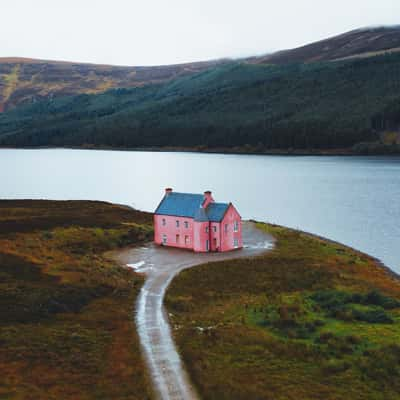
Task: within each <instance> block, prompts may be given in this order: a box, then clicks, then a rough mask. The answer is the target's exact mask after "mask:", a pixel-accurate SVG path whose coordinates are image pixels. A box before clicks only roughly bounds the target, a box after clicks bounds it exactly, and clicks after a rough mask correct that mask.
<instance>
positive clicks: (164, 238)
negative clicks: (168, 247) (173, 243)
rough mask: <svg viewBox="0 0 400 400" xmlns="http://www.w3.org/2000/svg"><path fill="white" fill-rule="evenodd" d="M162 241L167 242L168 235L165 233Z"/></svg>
mask: <svg viewBox="0 0 400 400" xmlns="http://www.w3.org/2000/svg"><path fill="white" fill-rule="evenodd" d="M162 243H163V244H167V235H166V234H165V233H164V235H162Z"/></svg>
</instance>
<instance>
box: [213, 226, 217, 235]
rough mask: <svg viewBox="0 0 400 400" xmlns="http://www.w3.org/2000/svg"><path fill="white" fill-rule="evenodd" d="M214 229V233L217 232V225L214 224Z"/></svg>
mask: <svg viewBox="0 0 400 400" xmlns="http://www.w3.org/2000/svg"><path fill="white" fill-rule="evenodd" d="M213 231H214V233H216V232H217V226H216V225H214V226H213Z"/></svg>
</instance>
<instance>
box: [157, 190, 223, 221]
mask: <svg viewBox="0 0 400 400" xmlns="http://www.w3.org/2000/svg"><path fill="white" fill-rule="evenodd" d="M203 200H204V196H203V195H202V194H192V193H178V192H171V193H169V194H166V195H165V196H164V198H163V199H162V201H161V203H160V205H159V206H158V207H157V209H156V211H155V214H159V215H173V216H176V217H188V218H194V219H195V220H196V221H202V222H205V221H211V222H219V221H221V220H222V218H223V217H224V215H225V212H226V210H227V209H228V207H229V204H228V203H210V204H209V205H208V206H207V208H206V209H203V208H201V204H202V203H203Z"/></svg>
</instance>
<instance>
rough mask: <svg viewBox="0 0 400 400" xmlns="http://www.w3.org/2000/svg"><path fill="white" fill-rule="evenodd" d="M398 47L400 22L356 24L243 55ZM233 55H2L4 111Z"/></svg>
mask: <svg viewBox="0 0 400 400" xmlns="http://www.w3.org/2000/svg"><path fill="white" fill-rule="evenodd" d="M399 50H400V27H379V28H365V29H358V30H354V31H351V32H347V33H344V34H342V35H339V36H335V37H332V38H329V39H326V40H322V41H319V42H316V43H311V44H309V45H306V46H303V47H300V48H297V49H292V50H285V51H280V52H277V53H273V54H269V55H265V56H260V57H251V58H248V59H244V60H242V61H243V62H245V63H250V64H253V63H254V64H278V65H284V64H289V63H310V62H321V61H332V60H338V59H346V58H355V57H370V56H374V55H378V54H383V53H391V52H398V51H399ZM228 62H229V60H215V61H206V62H195V63H187V64H179V65H165V66H153V67H140V66H136V67H135V66H132V67H119V66H111V65H95V64H83V63H71V62H62V61H47V60H35V59H28V58H16V57H8V58H0V112H3V111H7V110H10V109H12V108H14V107H16V106H19V105H24V104H30V103H34V102H37V101H40V100H46V99H52V98H56V97H60V96H69V95H76V94H81V93H86V94H92V93H100V92H104V91H106V90H108V89H112V88H116V87H137V86H143V85H146V84H149V83H160V82H165V81H168V80H171V79H175V78H179V77H182V76H185V75H189V74H192V73H196V72H200V71H204V70H206V69H209V68H213V67H215V66H218V65H221V64H225V63H228Z"/></svg>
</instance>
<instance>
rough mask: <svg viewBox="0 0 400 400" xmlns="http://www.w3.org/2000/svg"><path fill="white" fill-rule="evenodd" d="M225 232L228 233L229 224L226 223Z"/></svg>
mask: <svg viewBox="0 0 400 400" xmlns="http://www.w3.org/2000/svg"><path fill="white" fill-rule="evenodd" d="M225 233H228V224H225Z"/></svg>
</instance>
